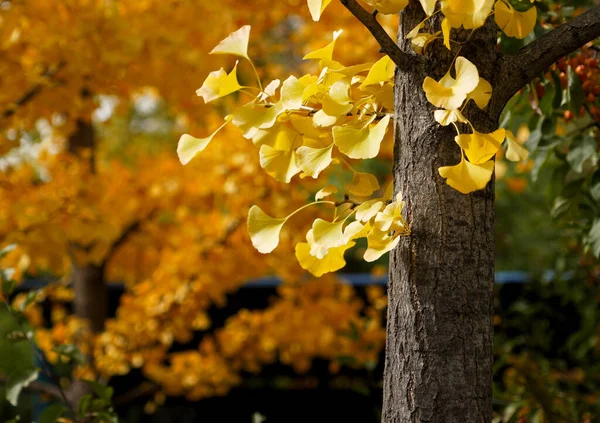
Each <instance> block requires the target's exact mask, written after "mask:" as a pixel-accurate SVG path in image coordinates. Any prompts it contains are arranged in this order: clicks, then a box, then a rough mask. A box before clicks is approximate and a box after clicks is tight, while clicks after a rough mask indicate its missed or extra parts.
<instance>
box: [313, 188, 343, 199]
mask: <svg viewBox="0 0 600 423" xmlns="http://www.w3.org/2000/svg"><path fill="white" fill-rule="evenodd" d="M336 192H338V189H337V187H336V186H335V185H326V186H324V187H323V188H321V189H320V190H319V191H318V192H317V193H316V194H315V200H316V201H319V200H322V199H323V198H325V197H329V196H330V195H332V194H335V193H336Z"/></svg>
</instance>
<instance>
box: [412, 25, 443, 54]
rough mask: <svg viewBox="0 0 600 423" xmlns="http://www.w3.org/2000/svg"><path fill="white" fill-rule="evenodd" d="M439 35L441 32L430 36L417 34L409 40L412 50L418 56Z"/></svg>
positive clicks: (424, 33)
mask: <svg viewBox="0 0 600 423" xmlns="http://www.w3.org/2000/svg"><path fill="white" fill-rule="evenodd" d="M440 33H441V31H438V32H436V33H435V34H430V33H429V32H419V33H418V34H416V35H415V36H414V37H413V38H411V40H410V42H411V44H412V47H413V50H414V51H415V52H416V53H418V54H423V53H424V52H425V50H426V49H427V46H429V44H431V43H432V42H433V41H435V40H436V39H437V37H438V35H440Z"/></svg>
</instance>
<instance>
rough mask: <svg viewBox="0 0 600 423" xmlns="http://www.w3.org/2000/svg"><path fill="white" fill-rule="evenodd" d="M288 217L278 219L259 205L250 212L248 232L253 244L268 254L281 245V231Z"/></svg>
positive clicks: (261, 251)
mask: <svg viewBox="0 0 600 423" xmlns="http://www.w3.org/2000/svg"><path fill="white" fill-rule="evenodd" d="M286 220H287V219H276V218H274V217H271V216H269V215H268V214H266V213H265V212H264V211H262V209H261V208H260V207H258V206H252V207H251V208H250V211H249V212H248V233H249V234H250V239H251V240H252V245H253V246H254V248H256V249H257V250H258V251H259V252H260V253H262V254H268V253H270V252H271V251H273V250H274V249H275V248H277V245H279V233H280V232H281V228H283V225H284V224H285V222H286Z"/></svg>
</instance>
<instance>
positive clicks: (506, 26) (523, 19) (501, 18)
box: [494, 0, 537, 38]
mask: <svg viewBox="0 0 600 423" xmlns="http://www.w3.org/2000/svg"><path fill="white" fill-rule="evenodd" d="M494 17H495V19H496V23H497V24H498V26H499V27H500V29H502V31H504V33H505V34H506V35H508V36H509V37H516V38H525V37H526V36H527V35H528V34H529V33H530V32H531V31H533V28H534V27H535V23H536V20H537V9H536V8H535V6H534V7H532V8H531V9H529V10H527V11H525V12H519V11H517V10H515V8H514V7H512V5H511V4H510V3H505V2H504V1H502V0H499V1H497V2H496V7H495V9H494Z"/></svg>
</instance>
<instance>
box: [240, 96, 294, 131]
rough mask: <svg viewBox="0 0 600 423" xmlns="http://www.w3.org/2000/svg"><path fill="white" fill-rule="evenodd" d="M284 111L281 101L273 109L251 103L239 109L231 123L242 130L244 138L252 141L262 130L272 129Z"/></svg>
mask: <svg viewBox="0 0 600 423" xmlns="http://www.w3.org/2000/svg"><path fill="white" fill-rule="evenodd" d="M284 111H285V108H284V107H283V104H282V103H281V101H278V102H277V103H275V104H274V105H273V106H272V107H265V106H264V105H261V104H256V103H254V102H251V103H248V104H246V105H245V106H243V107H240V108H238V109H237V110H236V111H235V113H233V117H232V121H231V123H233V124H234V125H235V126H237V127H238V128H240V129H241V130H242V132H243V134H242V135H243V137H244V138H246V139H250V138H253V137H254V136H255V135H256V134H257V132H258V131H259V130H260V129H268V128H272V127H273V125H275V122H276V121H277V117H278V116H279V115H280V114H282V113H283V112H284Z"/></svg>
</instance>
